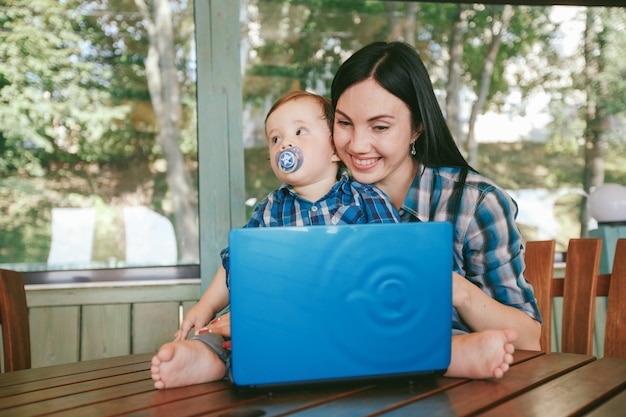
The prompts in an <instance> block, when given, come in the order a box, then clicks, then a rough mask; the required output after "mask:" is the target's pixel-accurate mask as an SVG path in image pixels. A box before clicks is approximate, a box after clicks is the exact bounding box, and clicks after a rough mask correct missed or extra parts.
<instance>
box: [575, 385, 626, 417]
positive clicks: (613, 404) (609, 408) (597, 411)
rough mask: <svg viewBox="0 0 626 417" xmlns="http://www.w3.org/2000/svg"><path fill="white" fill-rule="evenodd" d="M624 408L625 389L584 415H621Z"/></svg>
mask: <svg viewBox="0 0 626 417" xmlns="http://www.w3.org/2000/svg"><path fill="white" fill-rule="evenodd" d="M624 410H626V389H624V390H623V391H622V392H620V393H619V394H617V395H615V396H614V397H611V398H610V399H608V400H607V401H606V402H605V403H603V404H600V405H599V406H598V407H596V408H594V409H593V410H591V411H590V412H589V413H587V414H585V417H606V416H621V415H624Z"/></svg>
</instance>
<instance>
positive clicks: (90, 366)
mask: <svg viewBox="0 0 626 417" xmlns="http://www.w3.org/2000/svg"><path fill="white" fill-rule="evenodd" d="M151 359H152V353H144V354H138V355H128V356H118V357H115V358H107V359H98V360H91V361H84V362H78V363H68V364H63V365H55V366H47V367H43V368H36V369H29V370H27V371H18V372H11V373H8V374H3V375H0V388H1V387H7V386H11V385H15V384H24V383H29V382H34V381H40V380H47V379H52V378H58V377H62V376H67V375H79V374H80V375H81V376H80V377H81V378H88V377H89V375H84V374H85V373H89V372H92V371H99V370H103V369H110V370H111V372H118V374H119V373H123V372H124V369H115V368H123V367H125V366H127V365H134V364H138V363H142V364H143V365H144V366H145V369H149V368H150V360H151ZM83 380H84V379H83ZM77 381H78V380H77Z"/></svg>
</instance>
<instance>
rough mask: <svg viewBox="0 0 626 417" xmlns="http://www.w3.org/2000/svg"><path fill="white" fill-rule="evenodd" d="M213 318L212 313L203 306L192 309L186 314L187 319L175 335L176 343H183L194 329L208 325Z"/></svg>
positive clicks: (197, 305)
mask: <svg viewBox="0 0 626 417" xmlns="http://www.w3.org/2000/svg"><path fill="white" fill-rule="evenodd" d="M211 317H213V315H212V314H211V312H210V311H205V309H204V308H203V306H201V305H200V304H199V303H198V304H196V305H195V306H193V307H191V309H189V311H188V312H187V314H185V319H184V320H183V322H182V323H181V325H180V329H178V331H177V332H176V333H174V341H181V340H185V339H187V335H189V331H190V330H191V329H192V328H194V327H195V328H196V329H199V328H201V327H203V326H204V325H206V324H207V323H208V322H209V320H210V319H211Z"/></svg>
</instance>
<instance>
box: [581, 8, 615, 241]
mask: <svg viewBox="0 0 626 417" xmlns="http://www.w3.org/2000/svg"><path fill="white" fill-rule="evenodd" d="M598 24H600V23H597V22H595V12H594V11H593V10H591V8H588V9H587V19H586V26H585V90H586V93H587V106H586V108H585V119H586V127H585V147H584V149H583V154H584V158H585V166H584V168H583V189H584V190H585V193H587V195H588V194H589V193H590V192H591V190H592V189H593V188H594V187H598V186H600V185H602V184H603V183H604V135H603V133H604V131H605V130H606V129H607V125H608V122H609V120H608V117H607V116H606V115H602V114H601V112H600V111H599V110H598V107H597V105H598V100H599V97H600V94H601V92H600V91H597V87H596V85H597V84H596V83H594V80H596V78H597V77H598V74H600V73H601V72H602V62H601V58H600V56H601V55H600V53H599V52H600V51H599V50H600V45H599V44H598V41H597V37H598V33H599V32H600V31H601V30H602V28H598V27H597V25H598ZM590 218H591V214H590V213H589V207H588V204H587V197H583V198H582V201H581V205H580V236H581V237H586V236H588V235H589V226H588V224H589V219H590Z"/></svg>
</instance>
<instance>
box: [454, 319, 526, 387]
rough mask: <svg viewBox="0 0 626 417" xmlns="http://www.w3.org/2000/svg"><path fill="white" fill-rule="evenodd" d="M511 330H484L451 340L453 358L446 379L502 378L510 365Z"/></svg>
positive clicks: (514, 336)
mask: <svg viewBox="0 0 626 417" xmlns="http://www.w3.org/2000/svg"><path fill="white" fill-rule="evenodd" d="M516 338H517V333H515V331H514V330H511V329H503V330H485V331H482V332H476V333H467V334H462V335H457V336H452V357H451V359H450V366H449V367H448V371H447V372H446V374H445V376H449V377H456V378H472V379H485V378H502V376H503V375H504V373H505V372H506V371H508V370H509V365H510V364H511V363H512V362H513V352H514V351H515V348H514V347H513V342H514V341H515V339H516Z"/></svg>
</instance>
